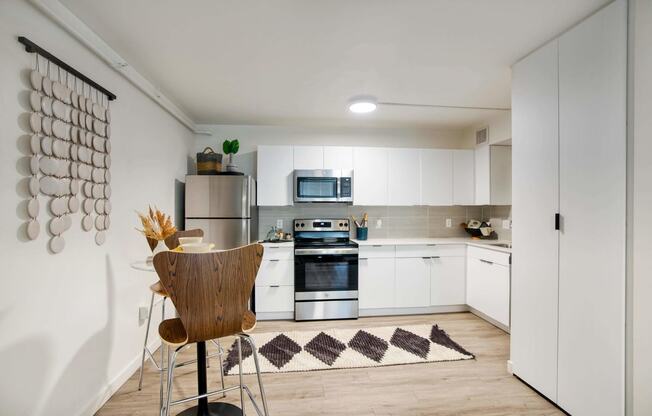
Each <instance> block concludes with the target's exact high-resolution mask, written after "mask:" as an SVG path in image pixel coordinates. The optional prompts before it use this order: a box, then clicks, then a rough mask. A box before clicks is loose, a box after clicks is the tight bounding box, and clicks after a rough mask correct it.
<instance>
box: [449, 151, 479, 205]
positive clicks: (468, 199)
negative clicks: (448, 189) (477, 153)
mask: <svg viewBox="0 0 652 416" xmlns="http://www.w3.org/2000/svg"><path fill="white" fill-rule="evenodd" d="M452 152H453V205H473V204H474V203H475V185H474V184H475V174H474V172H475V167H474V163H475V158H474V151H473V150H472V149H470V150H452Z"/></svg>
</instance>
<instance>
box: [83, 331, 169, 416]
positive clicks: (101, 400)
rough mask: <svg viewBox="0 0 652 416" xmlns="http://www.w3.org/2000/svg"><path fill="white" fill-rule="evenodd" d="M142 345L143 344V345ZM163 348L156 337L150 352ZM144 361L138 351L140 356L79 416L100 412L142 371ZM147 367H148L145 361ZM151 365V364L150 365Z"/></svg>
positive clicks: (97, 395)
mask: <svg viewBox="0 0 652 416" xmlns="http://www.w3.org/2000/svg"><path fill="white" fill-rule="evenodd" d="M141 345H142V344H141ZM160 346H161V340H160V339H158V337H156V339H155V340H154V342H152V343H151V344H149V350H150V351H156V350H157V349H158V348H159V347H160ZM141 359H142V351H141V350H139V351H138V355H137V356H136V357H134V359H132V360H131V361H130V362H129V364H127V366H126V367H125V368H124V369H123V370H122V371H120V372H119V373H118V375H116V376H115V377H114V378H113V380H111V381H110V382H109V383H108V384H107V385H106V386H105V387H104V388H103V389H102V390H101V391H99V392H98V393H97V394H96V395H95V397H93V398H92V399H91V400H90V401H89V402H88V403H87V404H86V405H85V406H83V407H82V408H81V410H80V411H79V413H78V415H79V416H85V415H94V414H95V413H97V411H98V410H100V409H101V408H102V406H104V404H105V403H106V402H107V401H109V399H110V398H111V397H112V396H113V395H114V394H115V393H116V392H117V391H118V390H119V389H120V387H122V385H123V384H125V383H126V382H127V380H129V378H130V377H131V376H132V375H133V374H134V373H135V372H136V371H138V370H139V369H140V360H141ZM145 365H148V363H147V361H145ZM149 365H151V363H150V364H149Z"/></svg>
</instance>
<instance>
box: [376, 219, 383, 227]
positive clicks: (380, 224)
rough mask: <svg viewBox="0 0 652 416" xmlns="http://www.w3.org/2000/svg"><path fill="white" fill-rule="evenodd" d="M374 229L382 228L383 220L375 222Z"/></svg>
mask: <svg viewBox="0 0 652 416" xmlns="http://www.w3.org/2000/svg"><path fill="white" fill-rule="evenodd" d="M376 228H383V220H381V219H380V218H378V219H377V220H376Z"/></svg>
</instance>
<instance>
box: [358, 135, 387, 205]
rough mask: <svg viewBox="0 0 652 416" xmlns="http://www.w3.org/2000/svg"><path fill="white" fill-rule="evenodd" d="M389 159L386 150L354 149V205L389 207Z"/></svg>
mask: <svg viewBox="0 0 652 416" xmlns="http://www.w3.org/2000/svg"><path fill="white" fill-rule="evenodd" d="M388 157H389V152H388V150H387V149H385V148H378V147H355V148H353V175H354V177H353V204H354V205H387V173H388V169H389V165H388V163H389V161H388Z"/></svg>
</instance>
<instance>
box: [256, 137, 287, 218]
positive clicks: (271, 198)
mask: <svg viewBox="0 0 652 416" xmlns="http://www.w3.org/2000/svg"><path fill="white" fill-rule="evenodd" d="M293 169H294V161H293V151H292V146H258V174H257V177H258V186H257V189H258V205H261V206H285V205H292V200H293V198H292V170H293Z"/></svg>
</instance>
